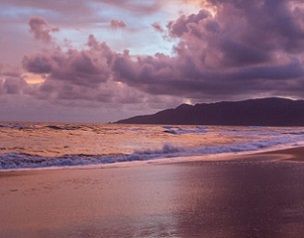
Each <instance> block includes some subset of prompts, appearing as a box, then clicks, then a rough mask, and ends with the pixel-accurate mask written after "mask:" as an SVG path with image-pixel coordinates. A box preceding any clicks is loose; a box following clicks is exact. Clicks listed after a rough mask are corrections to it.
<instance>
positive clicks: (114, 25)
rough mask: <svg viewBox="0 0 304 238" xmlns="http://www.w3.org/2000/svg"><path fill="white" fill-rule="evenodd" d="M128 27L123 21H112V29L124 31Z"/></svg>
mask: <svg viewBox="0 0 304 238" xmlns="http://www.w3.org/2000/svg"><path fill="white" fill-rule="evenodd" d="M126 27H127V25H126V24H125V23H124V22H123V21H120V20H116V19H113V20H111V28H112V29H114V30H117V29H124V28H126Z"/></svg>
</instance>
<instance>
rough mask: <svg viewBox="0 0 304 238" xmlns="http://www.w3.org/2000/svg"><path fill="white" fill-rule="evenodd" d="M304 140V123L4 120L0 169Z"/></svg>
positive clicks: (158, 156)
mask: <svg viewBox="0 0 304 238" xmlns="http://www.w3.org/2000/svg"><path fill="white" fill-rule="evenodd" d="M303 142H304V127H235V126H184V125H183V126H170V125H166V126H163V125H124V124H59V123H57V124H49V123H0V170H7V169H25V168H27V169H28V168H45V167H47V168H48V167H64V166H83V165H95V164H108V163H121V162H129V163H130V162H132V161H148V160H156V159H157V160H160V159H163V158H170V159H171V160H172V161H174V159H175V158H180V157H184V158H189V157H191V156H205V155H212V154H227V153H228V154H230V153H231V154H234V153H242V152H255V151H257V152H258V151H262V150H272V149H277V148H288V147H297V146H301V145H302V144H303Z"/></svg>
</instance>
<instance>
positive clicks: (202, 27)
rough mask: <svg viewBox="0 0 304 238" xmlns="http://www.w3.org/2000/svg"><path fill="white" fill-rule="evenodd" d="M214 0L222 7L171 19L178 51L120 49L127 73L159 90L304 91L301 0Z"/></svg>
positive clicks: (222, 93) (221, 93)
mask: <svg viewBox="0 0 304 238" xmlns="http://www.w3.org/2000/svg"><path fill="white" fill-rule="evenodd" d="M209 3H210V4H213V5H215V6H216V8H217V14H216V15H215V16H213V15H212V14H211V13H209V12H208V11H207V10H201V11H200V12H199V13H198V14H192V15H189V16H181V17H180V18H179V19H177V20H176V21H171V22H170V23H169V24H168V30H169V34H170V35H171V36H172V37H175V38H178V39H179V43H178V44H177V45H176V46H175V48H174V50H175V53H176V54H175V56H174V57H168V56H164V55H161V54H157V55H155V56H153V57H144V56H142V57H137V58H136V59H134V57H132V56H130V55H128V54H124V55H120V56H118V57H116V59H115V63H114V71H115V72H116V73H117V75H118V77H119V80H121V81H124V82H126V83H128V84H129V85H132V86H133V87H137V88H140V89H141V90H143V91H145V92H148V93H152V94H167V95H168V94H169V95H183V96H187V97H193V98H200V97H201V98H204V97H205V95H209V96H210V97H211V96H212V95H213V97H214V98H221V97H222V98H229V97H233V96H234V95H235V94H239V95H245V94H247V96H250V95H251V94H267V93H268V94H276V95H274V96H304V91H303V92H301V91H296V92H295V91H294V89H295V88H296V87H301V88H302V87H303V83H302V81H303V80H304V77H303V72H304V71H303V62H302V59H303V50H304V45H303V44H304V18H303V15H304V11H303V4H302V3H301V2H300V1H283V0H279V1H273V0H258V1H250V2H248V1H242V0H239V1H216V0H210V1H209ZM280 84H284V85H285V88H284V89H283V88H282V87H281V86H280ZM288 89H289V90H288ZM303 89H304V88H303ZM251 96H254V95H251Z"/></svg>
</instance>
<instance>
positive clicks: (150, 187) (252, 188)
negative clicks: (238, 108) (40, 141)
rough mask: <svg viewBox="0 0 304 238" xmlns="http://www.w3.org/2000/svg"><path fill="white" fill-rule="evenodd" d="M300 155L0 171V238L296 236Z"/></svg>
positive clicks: (299, 232) (302, 193)
mask: <svg viewBox="0 0 304 238" xmlns="http://www.w3.org/2000/svg"><path fill="white" fill-rule="evenodd" d="M303 158H304V149H303V148H298V149H291V150H285V151H277V152H271V153H264V154H256V155H253V156H241V157H240V158H235V159H231V160H226V161H225V160H223V161H206V160H205V161H204V160H203V161H197V162H187V163H170V164H153V165H141V166H130V167H125V168H110V167H109V168H98V169H97V168H95V169H92V168H91V169H89V168H85V169H62V170H40V171H39V170H36V171H22V172H0V184H1V186H0V237H7V238H10V237H12V238H13V237H14V238H19V237H26V238H27V237H31V238H36V237H37V238H38V237H39V238H40V237H212V238H213V237H228V238H232V237H233V238H234V237H242V238H244V237H263V238H264V237H272V238H276V237H284V238H285V237H303V234H304V163H301V162H299V161H303Z"/></svg>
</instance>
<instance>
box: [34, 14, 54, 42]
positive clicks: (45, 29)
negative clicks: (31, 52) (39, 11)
mask: <svg viewBox="0 0 304 238" xmlns="http://www.w3.org/2000/svg"><path fill="white" fill-rule="evenodd" d="M28 24H29V26H30V32H31V33H32V34H33V35H34V38H35V39H37V40H41V41H43V42H45V43H50V42H51V41H52V33H53V32H56V31H59V28H57V27H51V26H50V25H49V24H48V23H47V21H46V20H45V19H43V18H40V17H32V18H31V19H30V20H29V22H28Z"/></svg>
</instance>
